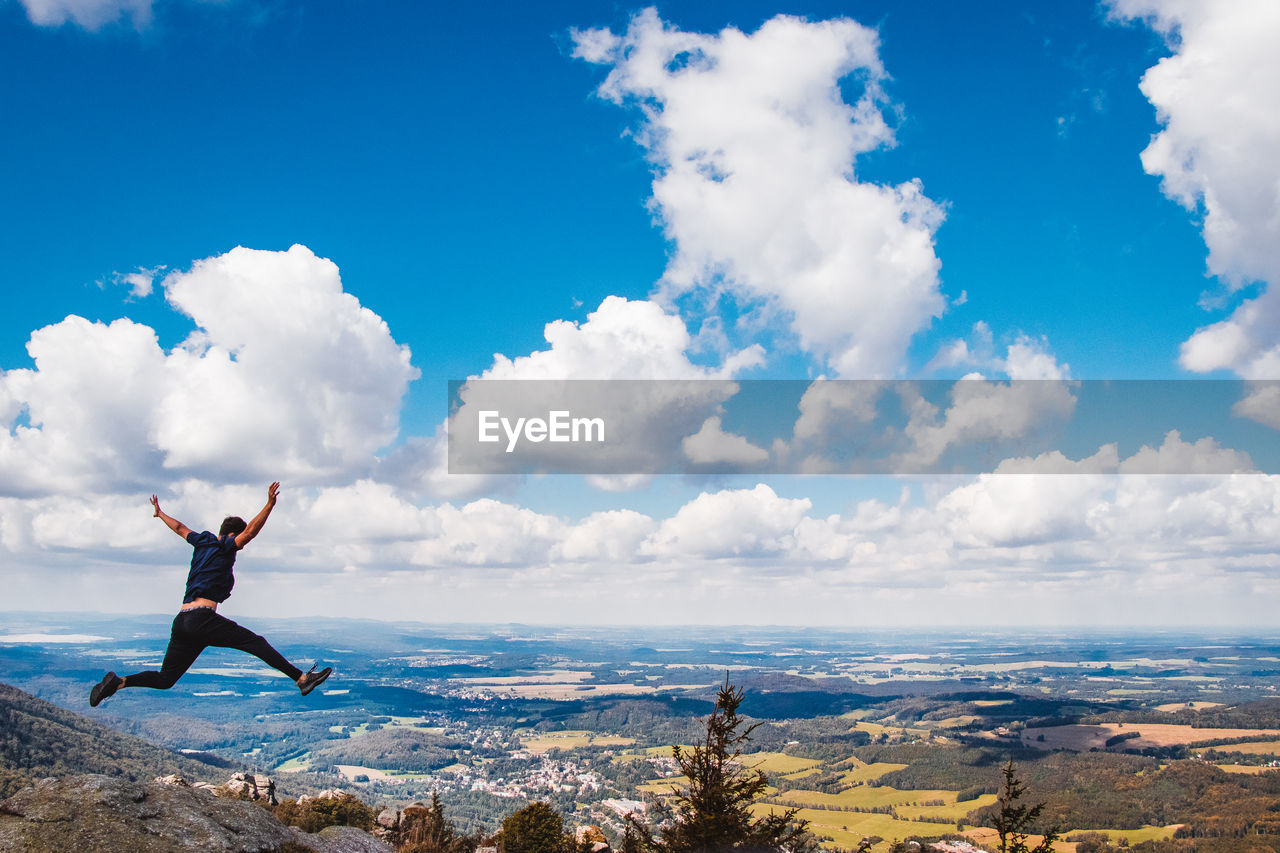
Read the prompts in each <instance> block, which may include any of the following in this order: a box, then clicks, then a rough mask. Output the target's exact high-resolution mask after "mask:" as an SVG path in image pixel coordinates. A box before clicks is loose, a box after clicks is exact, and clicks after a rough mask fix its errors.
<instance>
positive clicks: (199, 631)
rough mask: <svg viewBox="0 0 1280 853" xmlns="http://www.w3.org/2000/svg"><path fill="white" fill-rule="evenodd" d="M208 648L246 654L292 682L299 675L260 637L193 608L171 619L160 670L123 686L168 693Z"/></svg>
mask: <svg viewBox="0 0 1280 853" xmlns="http://www.w3.org/2000/svg"><path fill="white" fill-rule="evenodd" d="M210 646H215V647H217V648H220V649H239V650H240V651H242V652H248V653H249V654H251V655H253V656H255V657H257V658H260V659H261V660H262V662H263V663H265V664H268V665H269V666H272V667H274V668H276V669H278V670H280V671H281V672H283V673H284V674H285V675H287V676H289V678H291V679H293V680H294V681H297V680H298V676H300V675H302V670H300V669H298V668H297V667H296V666H294V665H293V664H291V663H289V661H287V660H285V658H284V655H282V654H280V653H279V652H278V651H276V650H275V649H273V648H272V647H271V644H270V643H268V642H267V641H266V639H265V638H263V637H262V636H260V635H258V634H255V633H253V632H252V631H250V630H249V629H248V628H242V627H241V626H239V625H237V624H236V623H235V622H232V621H231V620H230V619H227V618H226V617H225V616H219V615H218V614H217V612H216V611H214V610H213V609H212V608H209V607H197V608H195V609H193V610H183V611H181V612H179V613H178V615H177V616H175V617H174V619H173V630H172V632H171V633H170V634H169V648H168V649H166V650H165V653H164V663H163V664H161V666H160V671H159V672H156V671H155V670H154V669H151V670H147V671H146V672H139V673H135V674H133V675H127V676H125V686H126V687H154V688H156V689H157V690H168V689H169V688H170V687H172V686H173V685H174V683H175V682H176V681H177V680H178V679H179V678H181V677H182V674H183V673H184V672H186V671H187V670H188V669H190V668H191V664H193V663H195V662H196V658H198V657H200V653H201V652H202V651H204V650H205V649H207V648H209V647H210Z"/></svg>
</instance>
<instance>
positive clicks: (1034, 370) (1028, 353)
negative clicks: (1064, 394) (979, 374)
mask: <svg viewBox="0 0 1280 853" xmlns="http://www.w3.org/2000/svg"><path fill="white" fill-rule="evenodd" d="M1002 367H1003V368H1004V372H1005V374H1007V375H1008V377H1009V378H1010V379H1066V378H1068V377H1069V376H1070V375H1071V366H1070V365H1067V364H1058V360H1057V358H1056V357H1055V356H1054V355H1053V354H1052V353H1051V352H1049V344H1048V342H1047V341H1045V340H1044V339H1043V338H1041V339H1040V340H1038V341H1037V340H1035V339H1033V338H1030V337H1028V336H1026V335H1019V336H1018V339H1017V340H1016V341H1014V342H1013V343H1012V344H1010V345H1009V351H1008V354H1007V355H1006V356H1005V359H1004V363H1003V365H1002Z"/></svg>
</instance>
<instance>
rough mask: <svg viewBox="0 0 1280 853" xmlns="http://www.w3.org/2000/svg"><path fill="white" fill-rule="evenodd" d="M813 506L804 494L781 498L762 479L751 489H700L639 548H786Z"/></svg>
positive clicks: (712, 551)
mask: <svg viewBox="0 0 1280 853" xmlns="http://www.w3.org/2000/svg"><path fill="white" fill-rule="evenodd" d="M811 506H812V503H811V502H810V501H809V500H808V499H807V498H800V499H788V498H780V497H778V495H777V494H776V493H775V492H774V491H773V489H771V488H769V487H768V486H766V485H765V484H763V483H761V484H759V485H758V486H756V487H755V488H754V489H736V490H735V489H726V490H724V491H720V492H715V493H705V492H704V493H703V494H701V495H699V496H698V497H696V498H694V499H693V500H692V501H690V502H689V503H687V504H685V505H684V506H682V507H681V508H680V509H679V511H678V512H676V514H675V515H674V516H672V517H671V518H669V519H667V520H666V521H664V522H662V524H661V526H659V528H658V530H657V531H656V532H655V533H654V534H653V536H651V537H650V538H649V540H648V541H647V542H646V543H645V545H644V547H643V548H642V551H641V552H642V553H644V554H647V555H651V556H655V557H659V558H664V559H671V558H673V557H676V556H684V557H689V556H696V557H702V558H712V559H715V558H753V557H764V556H769V555H775V554H785V553H786V552H787V551H788V550H789V549H791V548H792V547H793V546H794V542H795V528H796V525H797V524H799V523H800V520H801V519H802V518H803V517H804V515H805V513H807V512H808V511H809V508H810V507H811Z"/></svg>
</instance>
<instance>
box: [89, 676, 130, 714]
mask: <svg viewBox="0 0 1280 853" xmlns="http://www.w3.org/2000/svg"><path fill="white" fill-rule="evenodd" d="M123 683H124V679H123V678H121V677H120V676H118V675H116V674H115V673H114V672H108V673H107V674H106V675H104V676H102V680H101V681H99V682H98V683H97V684H95V685H93V689H92V690H90V691H89V707H90V708H96V707H98V703H99V702H101V701H102V700H103V699H106V698H107V697H108V696H111V695H113V694H114V693H115V692H116V691H117V690H119V689H120V685H121V684H123Z"/></svg>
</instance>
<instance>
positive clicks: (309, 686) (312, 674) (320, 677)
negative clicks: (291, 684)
mask: <svg viewBox="0 0 1280 853" xmlns="http://www.w3.org/2000/svg"><path fill="white" fill-rule="evenodd" d="M317 666H319V664H312V665H311V669H309V670H307V672H306V674H305V675H303V676H302V680H301V681H299V682H298V689H299V690H301V691H302V695H303V696H306V695H307V694H308V693H310V692H311V691H312V690H315V689H316V688H317V687H319V686H320V685H321V684H323V683H324V680H325V679H326V678H328V677H329V676H330V675H331V674H332V673H333V667H331V666H326V667H325V668H324V669H322V670H320V671H319V672H316V667H317Z"/></svg>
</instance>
